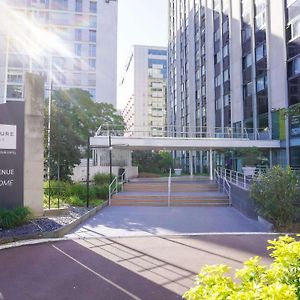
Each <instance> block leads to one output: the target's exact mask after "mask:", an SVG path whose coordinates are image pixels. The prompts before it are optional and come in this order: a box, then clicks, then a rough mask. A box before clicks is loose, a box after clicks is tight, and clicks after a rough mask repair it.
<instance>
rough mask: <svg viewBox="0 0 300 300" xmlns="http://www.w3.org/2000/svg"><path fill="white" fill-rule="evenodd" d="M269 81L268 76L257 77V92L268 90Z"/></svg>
mask: <svg viewBox="0 0 300 300" xmlns="http://www.w3.org/2000/svg"><path fill="white" fill-rule="evenodd" d="M267 80H268V79H267V75H265V76H260V77H257V79H256V92H257V93H258V92H260V91H262V90H264V89H266V88H267V86H268V82H267Z"/></svg>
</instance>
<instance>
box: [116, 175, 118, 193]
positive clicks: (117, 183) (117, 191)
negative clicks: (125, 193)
mask: <svg viewBox="0 0 300 300" xmlns="http://www.w3.org/2000/svg"><path fill="white" fill-rule="evenodd" d="M117 193H118V176H117V177H116V194H117Z"/></svg>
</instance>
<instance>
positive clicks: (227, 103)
mask: <svg viewBox="0 0 300 300" xmlns="http://www.w3.org/2000/svg"><path fill="white" fill-rule="evenodd" d="M228 105H230V95H224V106H228Z"/></svg>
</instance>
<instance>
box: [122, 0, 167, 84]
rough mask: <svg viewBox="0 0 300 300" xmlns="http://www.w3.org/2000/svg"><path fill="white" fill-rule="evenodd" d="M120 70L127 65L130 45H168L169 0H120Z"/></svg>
mask: <svg viewBox="0 0 300 300" xmlns="http://www.w3.org/2000/svg"><path fill="white" fill-rule="evenodd" d="M118 3H119V24H118V70H119V72H118V73H119V76H118V80H119V79H120V76H121V74H122V70H123V68H124V66H125V62H126V59H127V57H128V54H129V50H130V46H131V45H134V44H139V45H153V46H167V43H168V0H119V1H118Z"/></svg>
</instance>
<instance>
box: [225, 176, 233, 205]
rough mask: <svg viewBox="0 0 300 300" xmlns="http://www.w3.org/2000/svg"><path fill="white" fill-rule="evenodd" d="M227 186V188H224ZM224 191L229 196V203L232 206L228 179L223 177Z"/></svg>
mask: <svg viewBox="0 0 300 300" xmlns="http://www.w3.org/2000/svg"><path fill="white" fill-rule="evenodd" d="M226 186H227V188H226ZM224 191H225V192H226V194H227V195H228V198H229V205H230V206H232V200H231V185H230V184H229V182H228V180H227V179H226V178H223V192H224Z"/></svg>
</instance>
